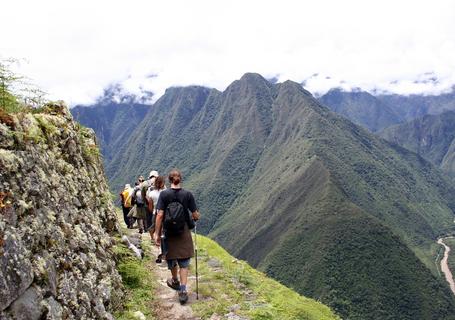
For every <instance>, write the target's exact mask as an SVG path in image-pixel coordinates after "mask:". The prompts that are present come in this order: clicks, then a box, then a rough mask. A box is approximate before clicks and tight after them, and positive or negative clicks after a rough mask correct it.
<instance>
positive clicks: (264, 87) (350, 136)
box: [107, 74, 455, 319]
mask: <svg viewBox="0 0 455 320" xmlns="http://www.w3.org/2000/svg"><path fill="white" fill-rule="evenodd" d="M118 146H119V147H118V149H117V150H116V155H115V156H114V157H113V158H112V159H111V160H110V161H109V162H108V163H107V172H108V175H109V177H110V179H111V187H113V188H114V189H116V190H118V189H120V188H121V186H122V185H123V184H124V183H128V182H132V181H134V179H135V178H136V177H137V176H138V175H139V174H147V172H148V171H149V170H151V169H157V170H158V171H160V172H166V171H167V170H168V169H169V168H171V167H178V168H180V169H181V170H182V171H183V173H184V178H183V179H184V180H183V181H184V187H185V188H188V189H190V190H192V191H193V192H194V194H195V196H196V200H197V202H198V204H199V207H200V210H201V212H202V220H201V222H200V225H199V227H200V230H201V231H202V232H203V233H205V234H208V235H209V236H210V237H212V238H214V239H215V240H216V241H217V242H219V243H220V244H221V245H223V247H225V248H226V249H227V250H228V251H229V252H230V253H231V254H233V255H234V256H236V257H238V258H240V259H244V260H246V261H248V263H250V264H251V265H252V266H253V267H256V268H258V269H259V270H262V271H264V272H266V273H267V274H269V275H271V276H272V277H273V278H275V279H279V280H280V281H282V282H283V283H285V284H286V285H287V286H289V287H292V288H295V290H296V291H298V292H300V293H301V294H303V295H305V296H308V297H312V298H314V299H317V300H321V301H323V302H324V303H326V304H328V305H331V306H332V307H333V308H334V309H335V310H336V311H337V312H338V313H339V314H340V315H342V317H343V318H349V319H365V318H375V319H432V318H434V319H436V318H437V317H441V318H444V317H445V316H446V315H449V316H447V317H446V318H448V319H450V315H451V314H455V299H453V297H452V295H451V294H450V292H449V291H448V290H447V289H448V288H447V286H446V285H445V283H443V282H441V281H440V279H438V278H436V277H435V276H436V275H437V269H436V267H435V264H434V258H435V255H436V252H437V246H436V245H435V239H436V238H437V236H438V235H439V234H441V233H443V232H445V231H446V230H449V229H451V228H452V227H453V210H454V209H455V199H454V198H453V194H454V193H455V185H454V184H453V182H451V181H449V180H448V179H446V177H444V176H443V174H442V173H441V172H440V171H439V170H437V169H436V168H434V167H433V166H431V165H430V164H429V163H428V162H426V161H424V160H423V159H422V158H421V157H419V156H417V155H416V154H414V153H412V152H409V151H407V150H405V149H403V148H400V147H398V146H391V145H390V144H389V143H387V142H385V141H384V140H382V139H379V138H377V137H376V136H374V135H373V134H371V133H370V132H368V131H367V130H364V129H362V128H360V127H358V126H356V125H354V124H353V123H352V122H350V121H348V120H346V119H344V118H341V117H340V116H337V115H336V114H334V113H332V112H330V111H329V110H328V109H327V108H325V107H323V106H321V105H320V104H319V103H318V102H317V101H316V100H315V99H314V98H313V97H312V96H311V95H310V94H309V93H308V92H306V91H305V90H303V89H302V87H301V86H300V85H299V84H297V83H293V82H285V83H282V84H276V85H273V84H271V83H269V82H267V81H266V80H265V79H263V78H262V77H260V76H259V75H255V74H247V75H245V76H244V77H242V79H240V80H239V81H235V82H234V83H233V84H231V85H230V86H229V87H228V88H227V89H226V90H225V91H224V92H218V91H216V90H209V89H207V88H201V87H186V88H172V89H169V90H168V91H167V92H166V94H165V95H164V96H163V97H162V98H160V99H159V100H158V101H157V102H156V104H155V105H154V106H153V107H152V108H151V109H150V111H149V112H148V113H147V115H146V118H145V119H144V120H143V121H142V122H141V124H140V125H139V126H138V127H137V128H136V129H135V130H134V132H132V133H131V136H130V138H129V139H128V141H127V142H125V143H124V144H122V145H121V146H120V145H118ZM403 290H405V291H406V292H405V294H406V296H403V294H404V293H403ZM232 299H233V301H235V299H236V297H235V296H234V297H233V298H232Z"/></svg>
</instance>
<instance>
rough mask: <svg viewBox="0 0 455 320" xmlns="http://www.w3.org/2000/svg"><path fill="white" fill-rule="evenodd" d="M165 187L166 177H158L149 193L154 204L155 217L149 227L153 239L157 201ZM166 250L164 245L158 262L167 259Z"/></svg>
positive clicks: (154, 216)
mask: <svg viewBox="0 0 455 320" xmlns="http://www.w3.org/2000/svg"><path fill="white" fill-rule="evenodd" d="M165 189H166V186H165V184H164V177H162V176H158V177H156V179H155V188H154V189H153V190H152V191H151V192H150V193H149V196H150V200H151V203H152V206H153V217H152V221H151V224H150V227H149V229H148V231H149V233H150V237H151V238H152V240H153V234H154V232H155V221H156V213H157V210H156V206H157V203H158V198H159V196H160V194H161V192H162V191H163V190H165ZM163 244H164V243H162V245H163ZM165 252H166V250H165V248H163V246H162V247H161V252H160V253H159V255H158V257H157V262H158V263H161V259H165V257H163V254H165Z"/></svg>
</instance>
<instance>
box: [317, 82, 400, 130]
mask: <svg viewBox="0 0 455 320" xmlns="http://www.w3.org/2000/svg"><path fill="white" fill-rule="evenodd" d="M319 101H320V102H321V103H322V104H324V105H325V106H327V107H329V108H330V109H331V110H332V111H334V112H336V113H338V114H341V115H342V116H345V117H346V118H348V119H350V120H351V121H352V122H354V123H356V124H358V125H361V126H364V127H366V128H368V129H369V130H370V131H372V132H376V131H378V130H381V129H384V128H387V127H389V126H391V125H393V124H397V123H400V122H403V121H404V119H403V117H402V116H401V115H400V114H399V112H398V111H396V110H394V109H393V108H392V107H390V106H389V105H387V104H385V103H383V102H382V101H381V100H380V99H378V98H377V97H375V96H373V95H371V94H369V93H368V92H365V91H353V92H346V91H342V90H341V89H332V90H330V91H329V92H327V93H326V94H324V95H323V96H322V97H320V98H319Z"/></svg>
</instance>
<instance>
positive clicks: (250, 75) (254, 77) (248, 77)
mask: <svg viewBox="0 0 455 320" xmlns="http://www.w3.org/2000/svg"><path fill="white" fill-rule="evenodd" d="M240 81H242V82H243V81H248V82H251V81H264V82H268V81H267V80H266V79H265V78H264V77H263V76H261V75H260V74H259V73H254V72H247V73H245V74H244V75H243V76H242V77H241V78H240Z"/></svg>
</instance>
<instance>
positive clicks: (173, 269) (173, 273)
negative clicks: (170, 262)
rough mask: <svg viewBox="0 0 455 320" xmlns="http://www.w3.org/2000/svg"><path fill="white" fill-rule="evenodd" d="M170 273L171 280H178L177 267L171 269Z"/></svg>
mask: <svg viewBox="0 0 455 320" xmlns="http://www.w3.org/2000/svg"><path fill="white" fill-rule="evenodd" d="M171 273H172V279H174V280H178V279H179V278H178V267H177V266H175V267H174V268H172V269H171Z"/></svg>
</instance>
